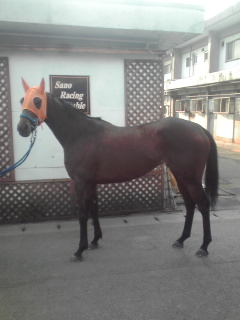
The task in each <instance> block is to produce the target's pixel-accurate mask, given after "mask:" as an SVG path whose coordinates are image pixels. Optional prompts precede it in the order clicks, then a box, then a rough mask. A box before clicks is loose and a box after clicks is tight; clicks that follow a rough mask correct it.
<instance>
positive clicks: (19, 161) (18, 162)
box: [0, 129, 37, 178]
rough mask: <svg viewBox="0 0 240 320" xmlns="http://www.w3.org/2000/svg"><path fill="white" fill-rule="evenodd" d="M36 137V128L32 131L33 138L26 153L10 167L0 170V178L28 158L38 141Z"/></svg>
mask: <svg viewBox="0 0 240 320" xmlns="http://www.w3.org/2000/svg"><path fill="white" fill-rule="evenodd" d="M36 138H37V130H36V129H35V130H34V131H33V133H32V136H31V139H30V147H29V149H28V151H27V152H26V153H25V155H24V156H23V157H22V158H21V159H20V160H18V161H17V162H16V163H14V164H13V165H12V166H11V167H9V168H7V169H5V170H3V171H0V178H1V177H2V176H4V175H5V174H7V173H8V172H10V171H12V170H14V169H16V168H17V167H18V166H20V165H21V164H22V163H23V162H24V161H25V160H26V159H27V157H28V156H29V154H30V152H31V150H32V147H33V145H34V143H35V141H36Z"/></svg>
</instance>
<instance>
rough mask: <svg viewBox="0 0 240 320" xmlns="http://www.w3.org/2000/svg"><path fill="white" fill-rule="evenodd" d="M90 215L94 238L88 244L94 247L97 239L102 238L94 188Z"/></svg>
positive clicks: (96, 245) (96, 244)
mask: <svg viewBox="0 0 240 320" xmlns="http://www.w3.org/2000/svg"><path fill="white" fill-rule="evenodd" d="M91 215H92V221H93V227H94V238H93V240H92V242H91V244H90V246H89V248H90V249H95V248H97V247H98V240H99V239H101V238H102V230H101V227H100V223H99V220H98V201H97V190H96V188H95V193H94V197H93V201H92V203H91Z"/></svg>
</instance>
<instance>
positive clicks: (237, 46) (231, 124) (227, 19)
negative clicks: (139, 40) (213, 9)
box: [164, 2, 240, 143]
mask: <svg viewBox="0 0 240 320" xmlns="http://www.w3.org/2000/svg"><path fill="white" fill-rule="evenodd" d="M239 21H240V2H238V3H237V4H235V5H234V6H232V7H230V8H228V9H227V10H225V11H224V12H222V13H220V14H218V15H217V16H215V17H213V18H211V19H209V20H207V21H206V22H205V28H204V32H203V33H202V34H201V35H198V36H196V37H194V38H193V39H191V40H189V41H185V42H184V43H182V44H180V45H178V46H176V47H172V49H171V50H170V51H169V52H168V55H167V56H166V57H165V59H164V74H165V76H164V79H165V85H164V90H165V91H164V95H165V96H164V105H165V114H166V115H171V116H177V117H180V118H183V119H187V120H190V121H194V122H197V123H199V124H200V125H202V126H203V127H205V128H207V129H208V130H209V131H210V132H211V133H212V134H213V136H214V138H215V139H219V140H223V141H228V142H234V143H240V24H239Z"/></svg>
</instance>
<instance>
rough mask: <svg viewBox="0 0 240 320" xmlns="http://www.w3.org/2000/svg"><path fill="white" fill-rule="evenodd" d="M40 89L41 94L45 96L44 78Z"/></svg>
mask: <svg viewBox="0 0 240 320" xmlns="http://www.w3.org/2000/svg"><path fill="white" fill-rule="evenodd" d="M39 89H40V92H41V94H44V92H45V80H44V78H42V80H41V83H40V86H39Z"/></svg>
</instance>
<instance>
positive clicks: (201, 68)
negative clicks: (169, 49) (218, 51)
mask: <svg viewBox="0 0 240 320" xmlns="http://www.w3.org/2000/svg"><path fill="white" fill-rule="evenodd" d="M207 50H208V47H207V46H203V47H200V48H198V49H195V50H193V51H189V52H187V53H185V54H183V55H182V75H181V78H188V77H192V76H201V75H203V74H205V73H207V72H208V60H207V61H204V52H205V51H207ZM194 54H196V55H197V63H196V64H194V65H193V64H192V60H191V64H190V66H189V67H186V58H187V57H190V58H191V59H192V57H193V55H194Z"/></svg>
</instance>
